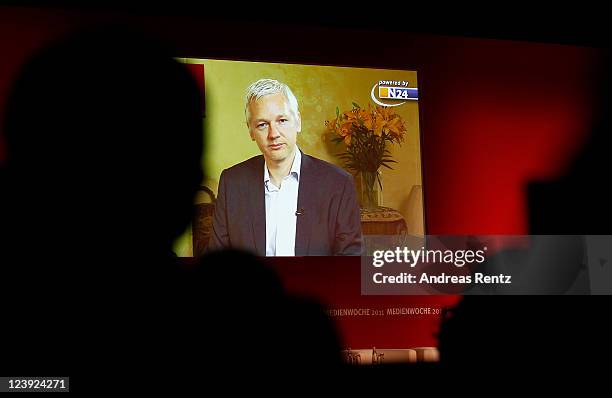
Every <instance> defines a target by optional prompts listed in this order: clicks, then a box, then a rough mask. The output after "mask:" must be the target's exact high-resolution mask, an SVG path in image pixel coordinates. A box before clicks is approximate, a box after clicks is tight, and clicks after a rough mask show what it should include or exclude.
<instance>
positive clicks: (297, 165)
mask: <svg viewBox="0 0 612 398" xmlns="http://www.w3.org/2000/svg"><path fill="white" fill-rule="evenodd" d="M301 167H302V152H301V151H300V148H298V146H297V145H296V146H295V155H294V158H293V164H291V170H289V174H290V175H293V176H294V177H295V179H296V180H297V181H298V182H300V169H301ZM268 181H270V172H269V171H268V163H267V162H266V161H265V160H264V183H265V184H266V185H267V184H268Z"/></svg>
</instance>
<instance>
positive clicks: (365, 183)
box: [361, 170, 378, 209]
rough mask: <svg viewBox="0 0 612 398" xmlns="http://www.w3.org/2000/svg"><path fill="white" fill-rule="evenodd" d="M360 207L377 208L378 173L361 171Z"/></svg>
mask: <svg viewBox="0 0 612 398" xmlns="http://www.w3.org/2000/svg"><path fill="white" fill-rule="evenodd" d="M361 207H362V208H365V209H375V208H377V207H378V171H365V170H362V171H361Z"/></svg>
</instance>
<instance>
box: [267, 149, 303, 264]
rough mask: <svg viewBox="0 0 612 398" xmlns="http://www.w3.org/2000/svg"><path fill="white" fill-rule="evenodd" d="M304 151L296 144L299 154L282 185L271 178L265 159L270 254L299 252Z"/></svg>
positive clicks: (296, 150)
mask: <svg viewBox="0 0 612 398" xmlns="http://www.w3.org/2000/svg"><path fill="white" fill-rule="evenodd" d="M301 165H302V154H301V153H300V150H299V149H298V147H297V146H296V147H295V157H294V158H293V164H292V165H291V170H290V171H289V175H287V176H286V177H285V178H283V181H282V182H281V187H280V188H278V187H277V186H275V185H274V184H273V183H272V181H271V180H270V173H269V172H268V164H267V163H266V162H264V192H265V195H266V256H295V229H296V223H297V216H296V215H295V212H296V211H297V201H298V189H299V187H300V167H301Z"/></svg>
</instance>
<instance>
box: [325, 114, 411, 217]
mask: <svg viewBox="0 0 612 398" xmlns="http://www.w3.org/2000/svg"><path fill="white" fill-rule="evenodd" d="M325 126H327V129H328V133H331V135H332V141H333V142H335V143H337V144H339V143H341V142H344V144H345V145H346V152H344V153H341V154H339V155H338V157H339V158H340V159H342V160H343V161H344V164H345V166H346V168H347V169H349V170H353V171H355V172H359V173H361V174H362V177H363V184H365V187H364V188H365V189H366V193H367V196H368V197H367V198H366V199H367V202H368V203H366V207H371V206H372V205H373V204H375V200H374V198H373V195H374V183H375V182H376V181H378V185H379V187H380V189H381V190H382V183H381V182H380V175H379V171H378V169H379V168H380V167H381V166H384V167H386V168H389V169H392V167H391V166H390V163H397V162H396V161H395V160H393V159H392V158H391V153H390V151H389V149H387V143H390V144H393V143H397V144H398V145H401V143H402V142H403V141H404V136H405V134H406V126H405V124H404V120H403V119H402V117H401V116H400V115H398V114H396V113H395V112H394V111H393V108H391V107H385V106H378V105H376V106H375V107H372V106H370V104H368V108H367V109H364V108H362V107H360V106H359V104H357V103H355V102H353V108H352V109H351V110H350V111H345V112H342V113H340V109H339V108H338V107H336V118H335V119H333V120H326V121H325Z"/></svg>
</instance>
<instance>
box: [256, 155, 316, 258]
mask: <svg viewBox="0 0 612 398" xmlns="http://www.w3.org/2000/svg"><path fill="white" fill-rule="evenodd" d="M301 153H302V166H301V167H300V186H299V189H298V201H297V211H298V216H297V221H296V228H295V255H296V256H306V255H308V249H309V245H310V234H311V225H312V222H311V220H312V219H313V217H314V216H315V213H314V212H315V207H314V206H313V203H314V201H315V198H314V196H315V193H316V192H317V191H316V175H315V173H314V170H313V169H312V162H311V160H310V157H309V156H308V155H305V154H304V152H301ZM262 178H263V177H262ZM299 213H301V214H299Z"/></svg>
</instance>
